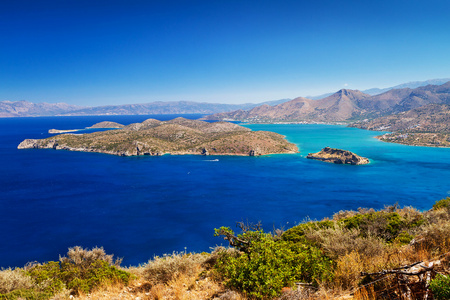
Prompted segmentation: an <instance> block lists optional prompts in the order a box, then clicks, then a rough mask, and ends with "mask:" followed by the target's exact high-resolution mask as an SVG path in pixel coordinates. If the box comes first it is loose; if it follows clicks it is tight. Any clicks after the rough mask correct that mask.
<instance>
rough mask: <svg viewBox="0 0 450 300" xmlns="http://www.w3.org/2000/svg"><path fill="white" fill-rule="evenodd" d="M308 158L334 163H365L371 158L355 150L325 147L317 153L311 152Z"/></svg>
mask: <svg viewBox="0 0 450 300" xmlns="http://www.w3.org/2000/svg"><path fill="white" fill-rule="evenodd" d="M306 158H309V159H316V160H321V161H324V162H328V163H334V164H347V165H365V164H368V163H369V159H368V158H365V157H362V156H359V155H356V154H355V153H353V152H350V151H347V150H341V149H335V148H330V147H325V148H323V149H322V150H320V151H319V152H317V153H309V154H308V156H307V157H306Z"/></svg>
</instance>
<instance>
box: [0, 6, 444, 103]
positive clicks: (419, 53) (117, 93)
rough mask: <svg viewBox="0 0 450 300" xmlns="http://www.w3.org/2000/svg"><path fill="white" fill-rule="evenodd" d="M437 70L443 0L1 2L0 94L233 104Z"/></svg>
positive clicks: (429, 75)
mask: <svg viewBox="0 0 450 300" xmlns="http://www.w3.org/2000/svg"><path fill="white" fill-rule="evenodd" d="M448 77H450V1H448V0H441V1H437V0H424V1H416V0H389V1H385V0H376V1H374V0H367V1H366V0H355V1H348V0H340V1H339V0H331V1H328V0H308V1H303V0H296V1H282V0H277V1H275V0H274V1H265V0H257V1H245V0H224V1H222V0H204V1H202V0H198V1H196V0H185V1H171V0H147V1H139V0H123V1H115V0H107V1H101V0H99V1H96V0H89V1H84V0H54V1H46V0H33V1H22V0H2V1H0V100H11V101H17V100H28V101H31V102H50V103H53V102H66V103H70V104H77V105H88V106H96V105H107V104H126V103H144V102H152V101H159V100H160V101H177V100H189V101H206V102H219V103H244V102H262V101H267V100H275V99H282V98H295V97H298V96H308V95H318V94H322V93H326V92H334V91H337V90H339V89H341V88H344V87H345V88H350V89H360V90H364V89H367V88H373V87H379V88H383V87H389V86H393V85H397V84H400V83H404V82H408V81H421V80H427V79H433V78H448Z"/></svg>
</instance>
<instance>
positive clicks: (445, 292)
mask: <svg viewBox="0 0 450 300" xmlns="http://www.w3.org/2000/svg"><path fill="white" fill-rule="evenodd" d="M430 290H431V291H432V292H433V295H434V297H435V298H436V299H437V300H441V299H442V300H445V299H450V277H449V276H444V275H440V274H438V275H437V276H436V278H434V279H433V280H431V282H430Z"/></svg>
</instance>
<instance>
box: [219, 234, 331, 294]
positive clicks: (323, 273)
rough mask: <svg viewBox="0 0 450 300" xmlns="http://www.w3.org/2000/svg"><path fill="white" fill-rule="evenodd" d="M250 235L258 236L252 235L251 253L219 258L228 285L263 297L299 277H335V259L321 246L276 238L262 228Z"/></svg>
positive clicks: (300, 279)
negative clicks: (333, 270)
mask: <svg viewBox="0 0 450 300" xmlns="http://www.w3.org/2000/svg"><path fill="white" fill-rule="evenodd" d="M246 235H250V236H253V237H254V236H258V238H257V239H252V241H251V243H250V245H249V247H248V253H241V255H238V256H236V255H229V254H226V253H224V254H223V255H222V256H220V257H219V258H218V260H217V262H216V265H215V268H216V270H217V271H218V273H219V274H221V275H222V276H223V277H224V278H225V282H226V285H227V286H228V287H231V288H235V289H237V290H240V291H241V292H244V293H245V294H247V295H248V296H250V297H253V298H258V299H262V298H266V297H274V296H277V295H279V294H280V293H281V289H282V288H283V287H287V286H293V285H294V283H295V282H298V281H303V282H312V283H317V282H321V281H327V280H330V279H331V277H332V273H331V270H332V269H333V268H332V262H331V260H330V259H328V258H327V257H326V256H325V255H324V254H323V251H321V250H319V249H318V248H316V247H313V246H310V245H305V244H301V243H290V242H286V241H282V240H281V241H274V239H273V237H272V236H271V235H270V234H266V233H263V232H262V231H258V232H246Z"/></svg>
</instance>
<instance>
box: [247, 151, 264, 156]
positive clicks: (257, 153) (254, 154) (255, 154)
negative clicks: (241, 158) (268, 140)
mask: <svg viewBox="0 0 450 300" xmlns="http://www.w3.org/2000/svg"><path fill="white" fill-rule="evenodd" d="M257 155H261V153H260V152H259V149H252V150H250V152H249V153H248V156H257Z"/></svg>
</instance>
